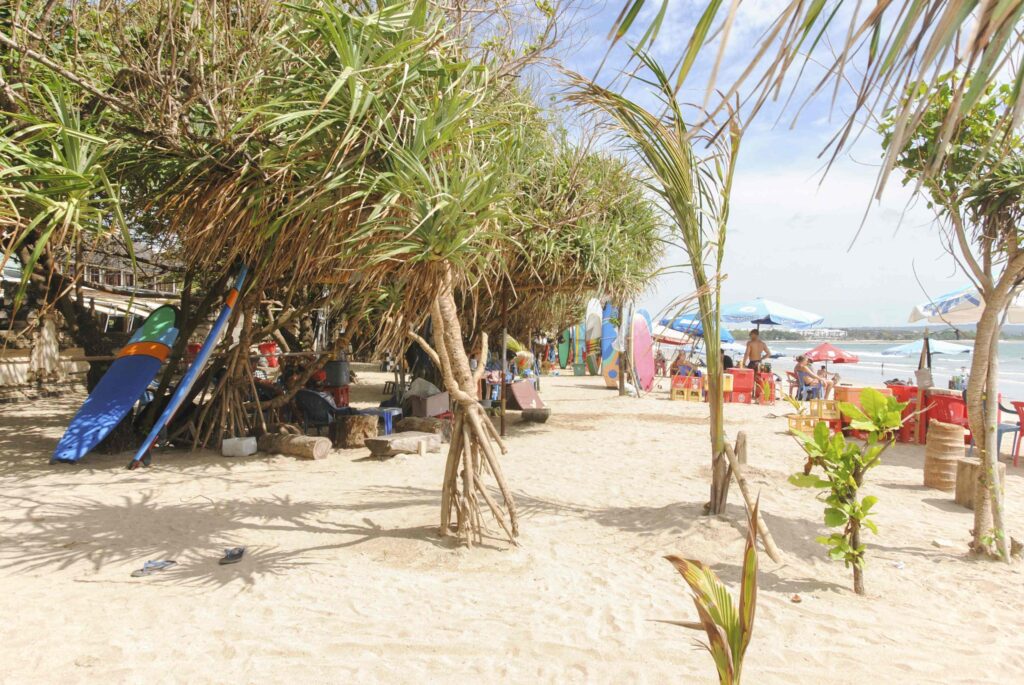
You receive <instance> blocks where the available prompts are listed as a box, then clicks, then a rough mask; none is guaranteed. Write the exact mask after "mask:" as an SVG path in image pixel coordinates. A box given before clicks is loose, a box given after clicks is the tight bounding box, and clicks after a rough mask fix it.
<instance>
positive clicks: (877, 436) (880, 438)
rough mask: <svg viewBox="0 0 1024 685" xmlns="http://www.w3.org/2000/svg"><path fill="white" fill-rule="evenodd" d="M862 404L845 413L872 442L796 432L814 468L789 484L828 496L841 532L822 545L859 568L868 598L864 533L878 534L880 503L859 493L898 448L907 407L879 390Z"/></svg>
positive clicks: (859, 583) (831, 518)
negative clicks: (874, 510)
mask: <svg viewBox="0 0 1024 685" xmlns="http://www.w3.org/2000/svg"><path fill="white" fill-rule="evenodd" d="M860 402H861V406H859V407H858V406H857V405H855V404H851V403H849V402H840V403H839V411H841V412H842V413H843V414H844V415H845V416H847V417H849V419H850V428H852V429H853V430H858V431H865V432H866V433H867V440H866V442H865V443H864V444H863V445H862V444H860V443H858V442H847V440H846V438H845V437H843V434H842V432H836V433H835V435H832V434H831V433H830V432H829V429H828V424H826V423H819V424H818V425H816V426H815V427H814V434H813V435H807V434H805V433H799V432H795V431H794V435H795V436H796V437H797V439H798V440H800V442H801V444H802V445H803V448H804V450H805V451H806V452H807V456H808V458H809V459H808V468H805V470H804V472H803V473H796V474H793V475H792V476H790V477H789V482H790V483H792V484H793V485H796V486H798V487H802V488H819V489H821V490H823V492H822V493H821V494H820V495H819V499H821V500H822V501H823V502H824V503H825V525H826V526H827V527H828V528H841V531H838V532H834V533H831V534H830V535H828V536H822V537H819V538H818V539H817V540H818V542H820V543H821V544H823V545H825V546H826V547H827V548H828V555H829V557H830V558H832V559H834V560H836V561H842V562H844V563H845V564H846V566H847V567H852V568H853V590H854V592H856V593H857V594H858V595H863V594H864V563H865V558H864V550H865V545H864V544H863V543H862V542H861V529H862V528H867V529H868V530H870V531H871V532H872V533H874V534H876V535H877V534H878V527H877V526H876V525H875V522H874V521H872V520H871V519H870V518H869V516H870V514H871V510H872V508H873V507H874V506H875V503H876V502H877V501H878V498H877V497H874V496H870V495H869V496H867V497H864V498H863V499H861V498H860V497H859V491H860V488H861V486H862V485H863V484H864V476H865V474H866V473H867V472H868V471H870V470H871V469H873V468H875V467H876V466H878V465H879V463H881V457H882V453H883V452H884V451H885V450H886V449H887V448H888V447H889V446H890V445H891V444H892V443H893V440H894V436H895V431H896V430H898V429H899V427H900V426H901V425H902V424H903V418H902V412H903V408H904V407H906V406H907V405H906V403H904V402H898V401H897V400H896V399H895V398H893V397H889V396H886V395H883V394H882V393H880V392H878V391H877V390H875V389H873V388H865V389H864V390H863V391H862V392H861V395H860ZM814 466H818V467H820V468H821V471H822V473H823V474H824V477H821V476H818V475H817V474H814V473H811V470H812V469H813V467H814Z"/></svg>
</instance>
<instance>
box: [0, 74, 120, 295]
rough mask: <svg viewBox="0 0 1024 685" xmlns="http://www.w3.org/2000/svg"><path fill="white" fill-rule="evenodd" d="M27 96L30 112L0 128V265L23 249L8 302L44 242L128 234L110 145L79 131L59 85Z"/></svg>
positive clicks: (76, 106) (74, 243) (78, 242)
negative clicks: (110, 168)
mask: <svg viewBox="0 0 1024 685" xmlns="http://www.w3.org/2000/svg"><path fill="white" fill-rule="evenodd" d="M32 96H33V98H34V100H35V102H36V103H37V106H38V110H37V113H16V114H14V115H11V116H9V117H8V119H7V123H6V124H5V125H3V126H0V203H2V205H3V206H4V208H3V209H0V233H2V232H3V231H2V229H3V223H4V218H5V215H6V218H7V221H8V222H9V223H10V224H11V226H12V230H11V236H12V239H11V240H10V241H5V244H4V245H3V252H2V253H0V265H2V264H3V263H4V262H6V261H7V259H8V257H10V255H11V254H12V253H14V252H15V251H17V250H19V249H20V248H22V247H24V248H25V251H26V252H27V258H26V259H24V260H23V268H22V272H23V273H22V280H21V283H20V285H19V288H18V291H17V294H16V298H15V304H16V305H17V304H18V303H20V301H21V299H22V297H23V296H24V294H25V289H26V287H27V285H28V282H29V278H30V277H31V275H32V272H33V269H34V268H35V266H36V263H37V262H39V261H40V259H41V258H42V257H43V253H44V250H45V248H46V247H47V245H48V244H50V243H51V242H52V243H53V244H59V245H63V246H67V247H69V248H79V247H81V246H82V245H83V243H85V242H87V241H92V240H97V239H101V238H104V237H109V236H111V235H116V234H118V233H119V234H120V235H121V236H123V237H125V238H127V236H128V227H127V225H126V224H125V221H124V217H123V216H122V214H121V207H120V203H119V201H118V196H119V190H118V188H117V187H116V186H115V185H114V183H112V182H111V180H110V178H109V176H108V174H107V170H106V169H107V164H108V163H109V161H110V157H111V155H112V154H113V152H114V150H115V149H116V147H117V144H116V143H115V142H111V141H109V140H107V139H104V138H102V137H100V136H98V135H96V134H95V133H92V132H89V131H88V130H87V129H86V127H85V126H84V125H83V122H82V118H81V111H80V103H78V102H76V101H75V99H74V97H73V96H72V95H70V94H69V93H68V91H67V89H66V88H65V87H64V85H63V84H62V83H61V82H60V81H59V80H56V79H49V80H48V82H46V83H40V84H38V85H37V86H35V87H34V88H33V89H32ZM4 209H6V210H7V211H6V212H5V211H4ZM126 242H127V244H128V245H129V246H130V245H131V243H130V241H126ZM51 266H52V265H51Z"/></svg>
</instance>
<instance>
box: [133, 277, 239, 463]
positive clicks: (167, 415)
mask: <svg viewBox="0 0 1024 685" xmlns="http://www.w3.org/2000/svg"><path fill="white" fill-rule="evenodd" d="M247 272H248V269H247V268H246V267H244V266H243V267H242V268H241V270H240V271H239V272H238V276H237V277H236V278H235V285H234V287H233V288H231V290H230V291H228V294H227V296H226V297H225V298H224V306H222V307H221V308H220V314H218V315H217V320H216V321H214V322H213V326H212V327H211V328H210V333H209V335H207V336H206V340H205V341H204V342H203V346H202V347H201V348H199V352H198V353H197V354H196V358H195V361H193V362H192V366H190V367H189V368H188V371H186V372H185V375H184V376H182V377H181V381H180V382H179V383H178V388H177V389H176V390H175V391H174V394H173V395H171V400H170V402H168V403H167V407H166V408H164V413H163V414H161V415H160V418H159V419H157V421H156V423H154V424H153V428H152V430H150V431H149V435H147V436H146V439H145V441H143V443H142V446H141V447H139V451H138V452H136V453H135V456H134V457H133V458H132V461H131V463H130V464H128V468H129V469H134V468H138V466H139V464H140V463H143V462H144V463H145V464H146V465H148V464H149V456H148V455H149V450H150V449H152V447H153V445H154V444H156V440H157V438H158V437H159V436H160V431H162V430H163V429H164V426H166V425H167V423H168V422H169V421H170V420H171V419H172V418H174V414H175V413H176V412H177V411H178V409H179V408H180V407H181V403H182V401H183V400H184V399H185V397H186V396H187V395H188V393H189V391H190V390H191V389H192V386H193V385H194V384H195V382H196V379H197V378H198V377H199V374H200V373H201V372H202V370H203V367H204V366H206V361H207V360H208V359H209V358H210V355H211V354H212V353H213V348H215V347H216V346H217V343H218V342H220V337H221V334H222V333H223V332H224V329H225V328H226V327H227V325H228V317H229V316H230V315H231V310H232V309H233V308H234V306H235V302H236V301H237V300H238V291H239V290H241V289H242V284H243V283H245V275H246V273H247Z"/></svg>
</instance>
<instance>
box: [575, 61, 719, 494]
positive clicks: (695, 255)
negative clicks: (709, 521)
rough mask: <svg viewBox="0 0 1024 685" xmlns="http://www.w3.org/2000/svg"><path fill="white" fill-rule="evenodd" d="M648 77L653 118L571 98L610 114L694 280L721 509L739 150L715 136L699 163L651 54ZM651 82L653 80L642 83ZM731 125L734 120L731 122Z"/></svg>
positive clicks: (602, 100) (626, 104)
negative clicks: (725, 348) (725, 286)
mask: <svg viewBox="0 0 1024 685" xmlns="http://www.w3.org/2000/svg"><path fill="white" fill-rule="evenodd" d="M638 58H639V60H640V61H641V63H642V65H643V67H644V68H645V71H644V72H642V74H643V75H642V76H641V75H636V76H634V77H633V78H634V79H635V80H636V81H637V82H638V83H650V84H653V88H652V92H651V95H652V96H653V97H654V99H655V102H656V105H657V108H658V109H657V112H663V114H659V113H655V112H654V111H651V110H649V109H646V108H645V107H643V106H642V105H640V104H638V103H637V102H636V101H634V100H631V99H629V98H628V97H626V96H625V95H622V94H620V93H617V92H614V91H612V90H609V89H607V88H604V87H602V86H600V85H598V84H596V83H594V82H592V81H589V80H586V79H583V78H582V77H578V76H577V77H575V78H574V84H575V90H574V91H573V92H572V94H571V98H572V100H574V101H576V102H579V103H581V104H584V105H587V106H589V107H592V108H596V109H598V110H599V111H601V112H603V113H604V114H605V115H607V117H608V118H610V119H611V121H612V122H613V124H614V126H615V130H616V131H617V132H618V134H619V136H620V140H621V141H622V142H623V143H624V147H625V149H626V150H627V151H628V152H629V153H632V154H633V155H635V156H636V158H637V159H638V160H639V162H640V163H641V164H642V165H643V167H644V168H645V169H646V170H647V172H648V173H649V174H650V177H649V182H648V183H649V187H650V189H651V191H652V192H653V193H655V194H656V195H657V197H658V199H659V200H660V206H661V208H662V209H663V211H664V212H665V213H666V214H667V215H668V217H669V218H670V221H669V222H668V225H669V237H670V239H673V240H675V241H676V242H679V243H681V244H682V247H683V248H684V250H685V253H686V255H687V257H688V258H689V263H688V264H687V267H688V269H689V271H690V273H691V274H692V276H693V284H694V291H695V295H696V299H697V303H698V306H699V309H700V318H701V323H702V325H703V328H704V339H705V343H706V351H707V380H708V403H709V405H710V410H711V421H710V434H711V458H712V483H711V499H710V501H709V504H708V509H709V511H710V512H711V513H714V514H721V513H723V512H724V511H725V503H726V494H727V492H728V483H729V468H728V459H727V456H726V454H725V433H724V430H723V425H722V424H723V417H722V411H723V394H722V363H721V361H722V360H721V353H720V350H721V341H720V337H719V328H720V325H721V317H720V314H719V313H720V304H721V299H720V298H721V279H722V276H723V273H722V259H723V257H724V256H725V236H726V226H727V223H728V218H729V194H730V192H731V189H732V177H733V170H734V168H735V163H736V156H737V154H738V152H739V135H738V130H737V128H736V127H735V124H734V125H733V128H732V129H731V135H729V136H728V137H726V138H719V139H718V140H717V142H715V143H712V145H711V147H710V148H708V149H707V154H706V156H705V157H703V158H702V157H700V156H699V154H698V152H697V151H696V150H695V149H694V144H695V142H698V141H700V140H702V139H704V140H706V138H705V137H703V135H702V134H701V133H700V132H697V133H694V132H692V131H690V130H689V128H688V126H687V123H686V119H685V118H684V116H683V111H682V107H681V106H680V104H679V102H678V100H677V99H676V96H675V92H674V89H673V85H672V83H671V81H670V80H669V77H668V74H666V72H665V71H664V70H663V69H662V68H661V67H660V65H659V64H658V63H657V62H656V61H655V60H654V59H653V58H651V57H650V56H648V55H646V54H642V53H641V54H639V55H638ZM646 77H649V78H650V80H649V81H648V80H646ZM731 121H735V119H734V118H733V119H731Z"/></svg>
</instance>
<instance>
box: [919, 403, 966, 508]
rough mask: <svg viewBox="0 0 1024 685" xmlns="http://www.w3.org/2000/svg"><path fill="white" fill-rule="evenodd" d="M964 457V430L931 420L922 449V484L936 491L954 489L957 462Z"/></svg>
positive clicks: (953, 425)
mask: <svg viewBox="0 0 1024 685" xmlns="http://www.w3.org/2000/svg"><path fill="white" fill-rule="evenodd" d="M963 457H964V429H963V426H957V425H955V424H951V423H942V422H941V421H936V420H934V419H932V420H931V421H930V422H929V423H928V443H927V445H926V446H925V449H924V484H925V487H929V488H935V489H937V490H947V491H948V490H953V489H955V488H956V478H957V462H958V461H959V460H960V459H963Z"/></svg>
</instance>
